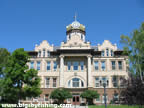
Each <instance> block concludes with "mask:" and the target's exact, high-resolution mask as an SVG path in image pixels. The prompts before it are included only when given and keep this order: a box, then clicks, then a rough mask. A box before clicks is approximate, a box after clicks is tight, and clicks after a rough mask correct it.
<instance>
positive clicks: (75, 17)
mask: <svg viewBox="0 0 144 108" xmlns="http://www.w3.org/2000/svg"><path fill="white" fill-rule="evenodd" d="M74 20H75V21H76V20H77V14H76V12H75V16H74Z"/></svg>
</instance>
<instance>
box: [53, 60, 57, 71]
mask: <svg viewBox="0 0 144 108" xmlns="http://www.w3.org/2000/svg"><path fill="white" fill-rule="evenodd" d="M53 69H54V71H56V70H57V62H56V61H54V67H53Z"/></svg>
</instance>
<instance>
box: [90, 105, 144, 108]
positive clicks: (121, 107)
mask: <svg viewBox="0 0 144 108" xmlns="http://www.w3.org/2000/svg"><path fill="white" fill-rule="evenodd" d="M88 108H105V106H104V105H101V106H98V105H92V106H89V107H88ZM107 108H139V106H128V105H108V106H107ZM142 108H144V106H143V107H142Z"/></svg>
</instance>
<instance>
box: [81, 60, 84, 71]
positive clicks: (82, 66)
mask: <svg viewBox="0 0 144 108" xmlns="http://www.w3.org/2000/svg"><path fill="white" fill-rule="evenodd" d="M80 67H81V70H84V62H83V61H81V62H80Z"/></svg>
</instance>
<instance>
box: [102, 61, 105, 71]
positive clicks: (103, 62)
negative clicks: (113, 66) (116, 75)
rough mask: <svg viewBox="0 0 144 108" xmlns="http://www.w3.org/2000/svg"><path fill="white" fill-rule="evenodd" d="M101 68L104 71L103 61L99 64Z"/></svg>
mask: <svg viewBox="0 0 144 108" xmlns="http://www.w3.org/2000/svg"><path fill="white" fill-rule="evenodd" d="M101 68H102V70H103V71H104V70H105V61H102V62H101Z"/></svg>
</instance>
